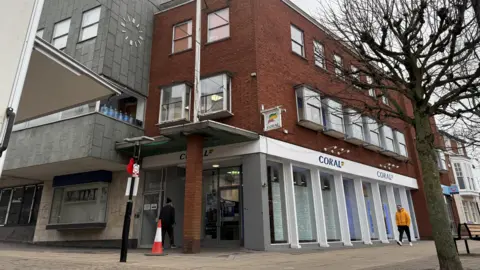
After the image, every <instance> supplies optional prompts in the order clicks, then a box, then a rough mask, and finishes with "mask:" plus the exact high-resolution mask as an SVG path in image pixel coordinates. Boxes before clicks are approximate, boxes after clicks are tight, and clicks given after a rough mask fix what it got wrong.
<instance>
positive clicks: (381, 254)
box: [0, 241, 480, 270]
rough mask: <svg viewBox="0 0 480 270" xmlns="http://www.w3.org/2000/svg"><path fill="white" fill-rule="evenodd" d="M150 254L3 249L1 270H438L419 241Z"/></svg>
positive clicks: (475, 248) (475, 258)
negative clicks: (123, 260) (125, 257)
mask: <svg viewBox="0 0 480 270" xmlns="http://www.w3.org/2000/svg"><path fill="white" fill-rule="evenodd" d="M458 244H459V251H460V254H461V260H462V262H463V264H464V268H465V269H470V270H477V269H478V270H480V263H479V262H480V242H475V241H470V242H469V245H470V250H471V252H472V255H466V254H465V253H466V251H465V248H464V244H463V242H462V243H460V242H459V243H458ZM146 252H148V251H147V250H132V251H131V252H129V254H128V262H127V263H119V262H118V260H119V251H118V250H102V249H96V250H95V249H71V248H49V247H48V248H47V247H42V246H35V245H22V244H5V243H3V244H0V269H8V270H10V269H19V270H20V269H22V270H23V269H39V270H40V269H42V270H43V269H138V270H143V269H157V270H166V269H172V270H176V269H196V270H203V269H209V270H210V269H211V270H216V269H242V270H244V269H245V270H248V269H272V270H273V269H275V270H295V269H326V270H329V269H339V270H343V269H358V270H360V269H362V270H381V269H393V270H412V269H418V270H430V269H437V268H438V262H437V259H436V256H435V247H434V245H433V242H429V241H422V242H416V243H415V244H414V246H413V247H410V246H402V247H399V246H397V245H374V246H372V247H368V248H346V249H336V250H288V251H284V252H255V251H248V250H206V251H204V252H202V253H200V254H196V255H186V254H182V253H180V251H179V250H175V251H174V250H172V251H167V253H168V255H167V256H162V257H149V256H145V255H144V253H146Z"/></svg>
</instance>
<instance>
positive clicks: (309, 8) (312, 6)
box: [292, 0, 319, 14]
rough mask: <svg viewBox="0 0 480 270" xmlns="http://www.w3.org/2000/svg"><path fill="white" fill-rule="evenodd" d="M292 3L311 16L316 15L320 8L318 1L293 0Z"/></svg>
mask: <svg viewBox="0 0 480 270" xmlns="http://www.w3.org/2000/svg"><path fill="white" fill-rule="evenodd" d="M292 2H293V3H295V5H297V6H299V7H301V8H302V9H303V10H305V11H306V12H307V13H309V14H312V13H315V11H316V10H317V7H318V6H319V4H318V0H292Z"/></svg>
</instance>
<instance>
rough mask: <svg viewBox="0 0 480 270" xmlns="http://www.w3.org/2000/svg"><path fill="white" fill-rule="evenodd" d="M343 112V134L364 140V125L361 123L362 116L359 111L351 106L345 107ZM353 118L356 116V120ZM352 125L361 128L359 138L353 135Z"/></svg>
mask: <svg viewBox="0 0 480 270" xmlns="http://www.w3.org/2000/svg"><path fill="white" fill-rule="evenodd" d="M345 112H346V117H345V121H344V123H345V134H346V135H348V136H349V137H350V138H354V139H359V140H362V141H365V127H364V125H363V116H362V115H361V113H360V112H359V111H357V110H355V109H352V108H345ZM353 118H357V119H358V120H355V119H353ZM353 126H357V127H359V128H360V129H361V136H362V137H361V138H358V137H356V136H355V134H354V132H353Z"/></svg>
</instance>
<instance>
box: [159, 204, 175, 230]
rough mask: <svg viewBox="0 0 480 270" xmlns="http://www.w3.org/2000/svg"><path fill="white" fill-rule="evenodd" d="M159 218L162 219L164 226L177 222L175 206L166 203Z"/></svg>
mask: <svg viewBox="0 0 480 270" xmlns="http://www.w3.org/2000/svg"><path fill="white" fill-rule="evenodd" d="M159 219H160V220H161V221H162V226H165V227H168V226H172V225H174V224H175V208H173V206H172V205H171V204H166V205H164V206H163V207H162V210H161V211H160V217H159Z"/></svg>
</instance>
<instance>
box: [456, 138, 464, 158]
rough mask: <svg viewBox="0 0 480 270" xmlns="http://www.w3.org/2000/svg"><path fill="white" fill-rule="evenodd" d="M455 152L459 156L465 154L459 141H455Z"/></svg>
mask: <svg viewBox="0 0 480 270" xmlns="http://www.w3.org/2000/svg"><path fill="white" fill-rule="evenodd" d="M457 152H458V154H459V155H461V156H464V155H465V152H464V151H463V144H462V143H461V142H459V141H457Z"/></svg>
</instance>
